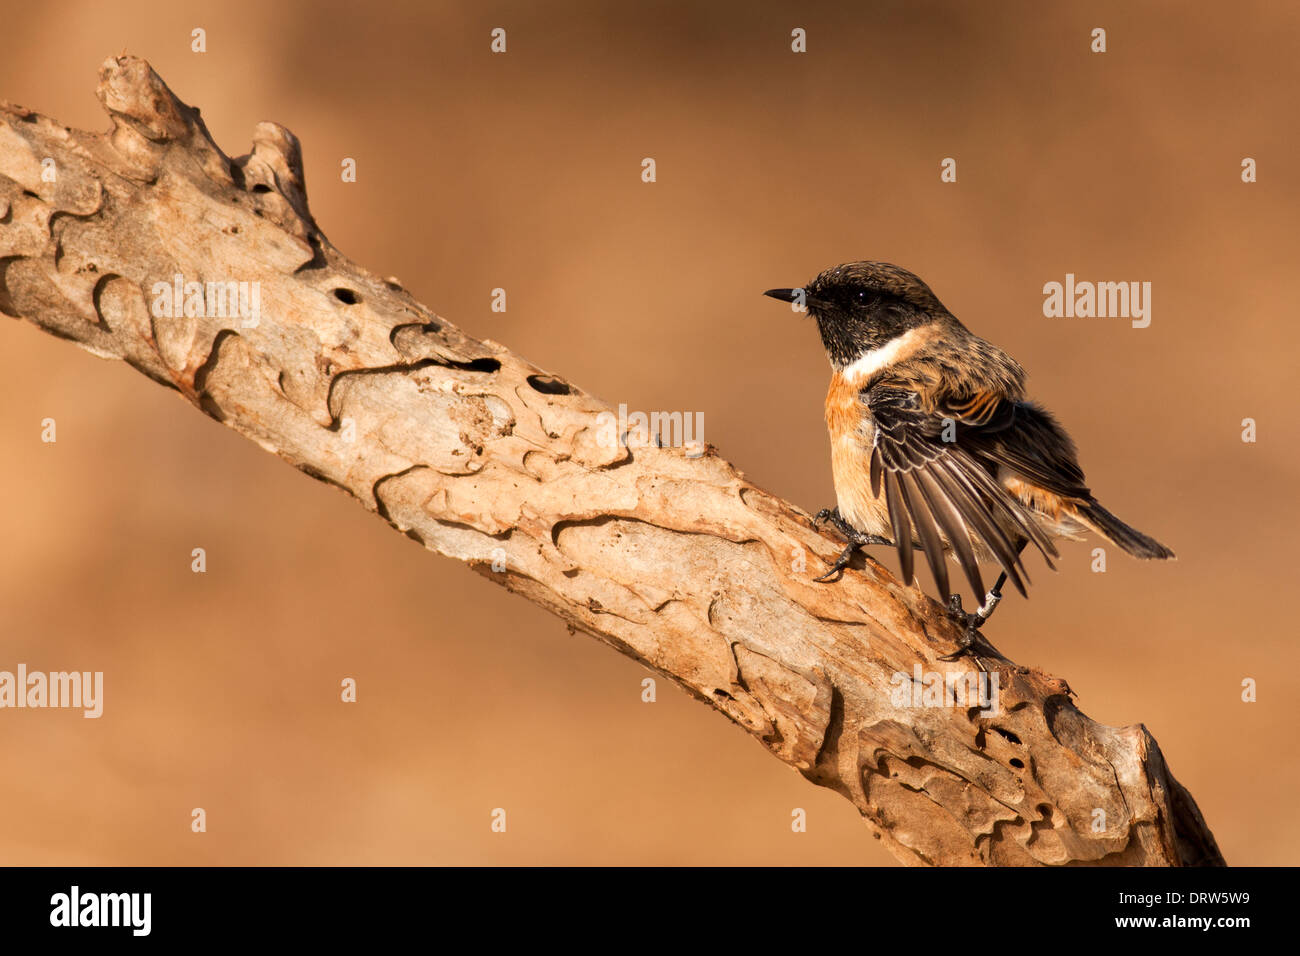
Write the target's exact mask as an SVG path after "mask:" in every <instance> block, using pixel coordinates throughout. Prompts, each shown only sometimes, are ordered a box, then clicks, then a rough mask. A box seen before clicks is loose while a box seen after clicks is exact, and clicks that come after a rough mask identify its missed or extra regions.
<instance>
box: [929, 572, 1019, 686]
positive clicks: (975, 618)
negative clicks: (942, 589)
mask: <svg viewBox="0 0 1300 956" xmlns="http://www.w3.org/2000/svg"><path fill="white" fill-rule="evenodd" d="M1006 583H1007V572H1005V571H1003V572H1002V573H1001V574H999V575H998V583H997V584H995V585H993V590H991V591H989V593H988V594H986V595H984V603H983V604H981V605H980V606H979V607H978V608H977V609H976V610H975V611H974V612H972V613H970V614H967V613H966V612H965V611H964V610H963V609H962V606H961V595H960V594H954V595H953V596H952V597H950V598H949V599H948V613H949V614H951V615H952V616H953V617H955V618H956V619H957V621H958V623H959V624H962V625H964V626H965V628H966V630H965V631H963V632H962V636H961V638H960V639H959V640H958V642H957V650H955V651H953V653H951V654H945V655H944V656H943V657H940V658H939V660H941V661H955V660H956V659H957V658H959V657H961V655H963V654H965V653H966V652H967V651H968V650H970V648H971V645H972V644H974V643H975V642H976V641H977V640H978V639H979V636H980V633H979V631H980V628H981V627H983V626H984V622H985V621H987V620H988V619H989V618H990V617H992V616H993V611H994V609H996V608H997V606H998V603H999V602H1000V601H1001V600H1002V585H1004V584H1006ZM975 660H976V663H979V656H978V655H975ZM981 669H983V665H981Z"/></svg>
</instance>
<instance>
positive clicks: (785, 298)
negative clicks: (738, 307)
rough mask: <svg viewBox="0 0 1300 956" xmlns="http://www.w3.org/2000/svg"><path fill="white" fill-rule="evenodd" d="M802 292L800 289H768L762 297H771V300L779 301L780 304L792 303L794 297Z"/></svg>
mask: <svg viewBox="0 0 1300 956" xmlns="http://www.w3.org/2000/svg"><path fill="white" fill-rule="evenodd" d="M802 291H803V290H802V289H768V290H767V291H766V292H764V293H763V295H768V296H771V297H772V298H773V299H780V300H781V301H782V302H793V301H794V300H795V297H796V296H797V295H798V294H799V293H800V292H802Z"/></svg>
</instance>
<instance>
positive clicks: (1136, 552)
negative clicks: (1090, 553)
mask: <svg viewBox="0 0 1300 956" xmlns="http://www.w3.org/2000/svg"><path fill="white" fill-rule="evenodd" d="M1075 514H1076V515H1077V517H1078V518H1079V520H1080V521H1082V522H1083V523H1084V524H1086V525H1087V526H1088V527H1089V528H1091V529H1092V530H1093V531H1095V532H1097V533H1098V534H1099V535H1101V536H1102V537H1103V538H1107V539H1108V540H1110V541H1112V542H1114V543H1115V544H1116V545H1118V546H1119V547H1121V548H1123V549H1124V550H1125V551H1127V552H1128V553H1129V554H1131V555H1133V557H1135V558H1144V559H1147V560H1166V559H1169V558H1172V557H1174V556H1175V555H1174V553H1173V552H1172V551H1170V550H1169V549H1168V548H1166V547H1165V546H1164V545H1163V544H1161V543H1160V542H1159V541H1157V540H1156V539H1155V538H1148V537H1147V536H1146V535H1144V534H1143V533H1142V532H1141V531H1138V530H1137V529H1136V528H1131V527H1129V526H1128V525H1126V524H1125V523H1124V522H1122V521H1120V520H1119V519H1118V518H1116V517H1115V516H1114V515H1113V514H1111V513H1110V512H1109V511H1107V510H1106V509H1105V508H1103V507H1102V506H1101V505H1100V503H1098V502H1097V501H1095V500H1093V501H1089V502H1088V503H1087V504H1084V505H1079V506H1078V509H1077V510H1076V512H1075Z"/></svg>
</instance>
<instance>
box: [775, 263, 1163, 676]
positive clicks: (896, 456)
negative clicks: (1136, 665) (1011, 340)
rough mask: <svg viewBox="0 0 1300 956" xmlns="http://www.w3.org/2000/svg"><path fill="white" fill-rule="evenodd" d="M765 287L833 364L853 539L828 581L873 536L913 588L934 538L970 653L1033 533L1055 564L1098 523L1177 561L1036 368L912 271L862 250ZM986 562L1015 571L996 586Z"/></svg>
mask: <svg viewBox="0 0 1300 956" xmlns="http://www.w3.org/2000/svg"><path fill="white" fill-rule="evenodd" d="M764 295H768V296H771V297H772V298H774V299H780V300H782V301H784V302H791V303H793V304H794V305H795V306H796V307H797V306H799V305H804V306H806V307H807V310H808V312H809V313H810V314H811V315H812V317H813V318H814V319H816V321H817V330H818V331H819V332H820V333H821V338H822V344H823V345H824V346H825V347H826V354H827V355H828V356H829V358H830V361H831V369H832V372H831V387H830V391H829V392H828V393H827V394H826V427H827V428H828V429H829V431H830V439H831V469H832V472H833V474H834V478H835V495H836V498H837V507H836V508H834V509H832V510H825V511H822V512H821V513H820V514H819V515H818V516H817V518H818V521H819V522H820V521H823V520H828V521H829V522H830V523H831V524H833V525H834V526H835V527H836V528H837V529H838V530H839V531H840V533H841V534H843V535H844V536H845V538H847V539H848V542H849V544H848V547H846V548H845V549H844V551H843V553H841V554H840V556H839V558H838V559H837V560H836V561H835V563H834V565H833V566H832V567H831V569H830V570H829V571H828V572H826V574H824V575H822V576H821V577H818V578H817V579H816V580H818V581H825V580H827V579H829V578H830V577H832V576H834V575H835V574H837V573H838V572H840V571H841V570H842V569H843V568H844V567H845V566H846V565H847V564H848V563H849V561H850V559H851V558H852V556H853V553H854V551H856V550H857V549H858V548H860V547H862V546H863V545H868V544H892V545H894V546H895V547H896V548H897V549H898V557H899V561H900V562H901V564H902V573H903V583H904V584H910V583H911V582H912V580H913V560H912V559H913V554H912V552H913V549H916V548H920V549H921V550H922V551H924V553H925V557H926V561H927V562H928V564H929V566H930V570H931V572H932V573H933V575H934V579H935V581H936V582H937V584H938V587H939V590H940V592H941V593H942V595H943V598H944V600H945V601H947V602H948V604H949V608H950V609H951V611H952V613H953V614H954V615H955V616H956V617H958V619H959V620H961V621H963V622H964V624H965V626H966V634H965V642H964V643H963V644H962V648H961V650H964V649H965V648H967V647H969V646H970V644H971V643H973V642H974V641H975V639H976V637H977V631H978V628H979V627H980V625H982V624H983V623H984V621H985V620H987V619H988V616H989V615H990V614H992V613H993V609H994V608H995V607H996V606H997V603H998V601H1000V600H1001V598H1002V586H1003V585H1004V584H1005V583H1006V581H1007V579H1008V578H1009V579H1010V580H1011V583H1012V584H1014V585H1015V587H1016V589H1017V590H1018V591H1019V592H1020V593H1021V594H1022V595H1025V594H1026V592H1025V584H1026V582H1027V581H1028V575H1027V574H1026V573H1025V567H1024V563H1023V560H1022V558H1021V552H1022V551H1023V550H1024V548H1025V546H1026V545H1028V544H1033V545H1034V547H1035V548H1037V549H1038V550H1039V551H1040V552H1042V555H1043V557H1044V559H1045V560H1046V561H1047V564H1048V567H1052V568H1054V567H1055V566H1054V565H1053V564H1052V558H1054V557H1057V556H1058V552H1057V550H1056V546H1055V544H1054V543H1053V540H1054V539H1055V538H1070V539H1077V538H1078V537H1080V535H1081V534H1082V532H1084V531H1085V530H1091V531H1094V532H1096V533H1097V534H1100V535H1101V536H1102V537H1104V538H1106V539H1107V540H1109V541H1111V542H1112V543H1114V544H1115V545H1117V546H1118V547H1120V548H1123V549H1124V550H1125V551H1127V552H1128V553H1129V554H1131V555H1133V556H1135V557H1138V558H1161V559H1164V558H1172V557H1174V553H1173V552H1172V551H1170V550H1169V549H1168V548H1166V547H1165V546H1164V545H1162V544H1160V543H1159V542H1158V541H1155V540H1153V539H1152V538H1149V537H1147V536H1146V535H1144V534H1142V533H1141V532H1140V531H1138V530H1136V529H1134V528H1132V527H1130V526H1129V525H1127V524H1125V523H1124V522H1123V521H1121V520H1120V519H1119V518H1117V517H1115V516H1114V515H1113V514H1111V513H1110V512H1109V511H1107V510H1106V509H1105V508H1103V507H1102V506H1101V504H1100V503H1099V502H1098V501H1097V499H1096V498H1094V497H1093V496H1092V492H1091V491H1089V490H1088V486H1087V485H1086V484H1085V483H1084V478H1083V471H1082V470H1081V469H1080V468H1079V463H1078V460H1077V458H1076V453H1075V448H1074V442H1072V441H1071V440H1070V436H1069V435H1067V434H1066V432H1065V429H1064V428H1062V427H1061V426H1060V425H1059V424H1058V423H1057V421H1056V419H1054V418H1053V417H1052V416H1051V415H1050V414H1048V412H1047V411H1046V410H1044V409H1043V408H1041V407H1040V406H1038V405H1036V404H1034V403H1033V402H1029V401H1026V400H1025V391H1024V379H1025V370H1024V369H1023V368H1021V367H1020V365H1019V364H1017V363H1016V361H1015V360H1014V359H1013V358H1011V356H1009V355H1007V353H1006V352H1003V351H1002V350H1001V349H1000V348H998V347H997V346H995V345H991V344H990V343H988V342H986V341H984V340H983V339H981V338H979V337H978V336H976V335H974V334H972V333H971V332H970V331H969V330H967V328H966V327H965V326H964V325H962V324H961V323H960V322H958V321H957V319H956V317H954V316H953V314H952V313H951V312H949V311H948V310H947V309H946V308H944V306H943V303H941V302H940V301H939V300H938V298H937V297H936V296H935V294H934V293H933V292H931V291H930V288H929V286H927V285H926V284H925V283H924V282H922V281H921V280H920V279H919V278H917V277H916V276H914V275H913V274H912V273H910V272H908V271H907V270H906V269H901V268H899V267H898V266H895V265H890V264H889V263H886V262H850V263H846V264H844V265H840V266H836V267H835V268H833V269H828V270H827V271H825V272H823V273H822V274H821V275H819V276H818V277H817V278H816V279H814V280H813V281H812V282H811V283H809V284H808V285H807V286H805V287H803V288H802V289H769V290H768V291H767V292H765V293H764ZM947 557H952V558H953V559H954V560H955V561H956V563H957V564H958V565H959V566H960V568H961V570H962V572H963V573H964V574H965V576H966V580H967V581H969V582H970V586H971V588H972V589H973V590H974V594H975V596H976V599H977V600H978V599H980V596H981V595H983V603H982V604H981V605H980V607H979V608H978V609H977V610H976V611H975V612H973V613H970V614H967V613H965V612H964V611H963V610H962V607H961V597H960V595H958V594H953V593H952V592H951V589H950V588H949V584H948V567H947V563H946V558H947ZM981 560H990V561H996V562H997V563H998V564H999V565H1001V568H1002V573H1001V575H1000V576H999V577H998V580H997V583H996V584H995V585H994V586H993V588H992V589H991V590H990V591H988V592H987V594H986V593H985V590H984V581H983V578H982V577H981V576H980V568H979V561H981ZM961 650H959V651H958V653H961Z"/></svg>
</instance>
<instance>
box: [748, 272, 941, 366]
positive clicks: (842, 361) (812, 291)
mask: <svg viewBox="0 0 1300 956" xmlns="http://www.w3.org/2000/svg"><path fill="white" fill-rule="evenodd" d="M800 292H802V293H803V301H804V304H805V305H807V307H808V311H809V313H810V314H811V315H812V317H813V318H815V319H816V320H817V330H818V331H819V332H820V333H821V337H822V344H823V345H824V346H826V354H827V355H829V356H830V359H831V364H832V365H834V366H835V367H836V368H843V367H844V366H846V365H851V364H852V363H853V362H854V361H855V360H856V359H858V358H859V357H861V356H862V355H863V354H864V353H866V352H870V351H873V350H874V349H878V348H880V347H881V346H883V345H885V344H886V343H887V342H889V341H890V340H891V339H894V338H896V337H897V336H899V335H902V334H903V333H904V332H906V331H907V330H908V329H913V328H916V327H917V326H919V325H925V324H926V323H928V322H934V321H936V320H940V321H945V320H946V321H950V322H954V323H955V322H956V321H957V320H956V319H954V318H953V317H952V315H951V314H950V313H949V312H948V310H947V309H945V308H944V307H943V303H942V302H940V301H939V300H938V298H937V297H936V296H935V294H934V293H933V292H931V291H930V287H929V286H928V285H926V284H925V283H924V282H922V281H921V280H920V279H918V278H917V277H916V276H914V275H912V273H910V272H908V271H907V270H906V269H900V268H899V267H898V266H895V265H890V264H889V263H888V262H847V263H845V264H844V265H840V266H836V267H835V268H834V269H827V270H826V271H825V272H823V273H822V274H821V275H819V276H818V277H817V278H816V279H814V280H813V281H812V282H810V283H808V284H807V285H806V286H804V287H803V289H769V290H768V291H766V292H764V293H763V294H764V295H769V296H771V297H772V298H774V299H780V300H781V301H783V302H797V301H798V296H799V294H800Z"/></svg>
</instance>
